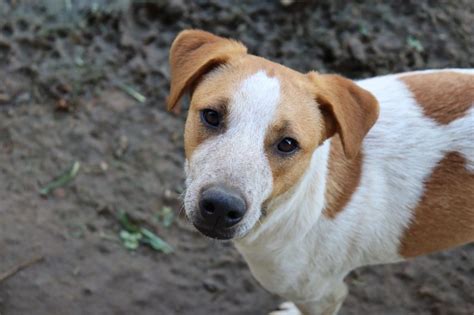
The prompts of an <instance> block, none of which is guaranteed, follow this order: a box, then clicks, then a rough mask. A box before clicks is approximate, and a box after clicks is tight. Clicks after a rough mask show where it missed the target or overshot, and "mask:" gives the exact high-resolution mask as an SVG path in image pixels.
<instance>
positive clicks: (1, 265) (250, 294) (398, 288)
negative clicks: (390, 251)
mask: <svg viewBox="0 0 474 315" xmlns="http://www.w3.org/2000/svg"><path fill="white" fill-rule="evenodd" d="M473 25H474V2H473V1H472V0H457V1H454V0H453V1H425V0H412V1H384V2H382V1H354V2H348V1H330V0H319V1H290V0H285V1H281V2H280V1H263V0H262V1H237V0H236V1H230V0H222V1H217V0H215V1H201V0H200V1H185V0H156V1H131V0H120V1H118V0H117V1H105V0H104V1H92V0H88V1H74V0H64V1H60V0H57V1H52V0H49V1H20V0H17V1H14V0H10V1H5V0H0V314H1V315H10V314H14V315H24V314H166V315H172V314H198V315H199V314H202V315H205V314H206V315H208V314H235V315H237V314H238V315H241V314H249V315H251V314H266V312H268V311H270V310H272V309H273V308H275V307H276V306H277V304H278V303H279V302H280V299H279V298H278V297H275V296H272V295H271V294H269V293H267V292H266V291H264V290H263V289H262V288H261V287H260V286H259V285H258V284H257V283H256V282H255V280H253V279H252V277H251V275H250V273H249V271H248V269H247V267H246V265H245V263H244V262H243V260H242V259H241V258H240V256H239V254H238V253H237V252H236V251H235V250H234V249H233V247H232V244H231V243H229V242H217V241H211V240H209V239H206V238H204V237H202V236H201V235H200V234H199V233H198V232H196V231H195V230H194V229H193V228H192V227H191V226H190V224H189V223H187V221H186V219H185V217H184V215H183V214H182V212H180V207H181V202H180V194H181V193H182V192H183V189H184V187H183V180H184V177H183V167H182V165H183V161H184V160H183V144H182V141H183V136H182V132H183V122H184V119H185V115H186V111H185V110H183V112H182V113H181V114H179V115H173V114H169V113H167V112H166V111H165V104H164V100H165V97H166V95H167V93H168V88H169V68H168V63H167V60H168V49H169V47H170V44H171V42H172V40H173V38H174V37H175V36H176V34H177V33H178V32H179V31H180V30H182V29H185V28H190V27H193V28H202V29H204V30H208V31H211V32H214V33H216V34H218V35H222V36H229V37H233V38H236V39H239V40H241V41H243V42H244V43H245V44H246V45H247V46H248V47H249V51H250V52H251V53H254V54H258V55H261V56H263V57H267V58H269V59H272V60H275V61H277V62H281V63H283V64H285V65H287V66H289V67H292V68H295V69H297V70H300V71H308V70H312V69H313V70H317V71H320V72H337V73H340V74H343V75H346V76H348V77H350V78H364V77H369V76H374V75H381V74H387V73H394V72H401V71H407V70H413V69H425V68H442V67H473V66H474V57H473V56H474V36H473V30H474V27H473ZM347 282H348V283H349V285H350V296H349V298H348V299H347V301H346V303H345V304H344V307H343V309H342V311H341V314H343V315H349V314H351V315H358V314H392V315H406V314H452V315H462V314H466V315H468V314H469V315H472V314H473V310H474V245H472V244H471V245H468V246H465V247H463V248H458V249H455V250H452V251H448V252H444V253H441V254H435V255H431V256H428V257H423V258H419V259H416V260H414V261H413V262H410V263H405V264H398V265H387V266H376V267H369V268H363V269H360V270H357V271H355V272H353V273H352V274H351V275H350V276H349V277H348V278H347Z"/></svg>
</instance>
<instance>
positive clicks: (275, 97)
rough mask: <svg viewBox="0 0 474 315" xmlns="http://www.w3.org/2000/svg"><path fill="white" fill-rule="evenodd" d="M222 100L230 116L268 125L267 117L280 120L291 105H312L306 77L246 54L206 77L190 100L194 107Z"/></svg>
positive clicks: (296, 108) (295, 109) (310, 88)
mask: <svg viewBox="0 0 474 315" xmlns="http://www.w3.org/2000/svg"><path fill="white" fill-rule="evenodd" d="M222 100H224V103H225V104H226V105H227V107H228V108H227V109H228V111H229V112H232V113H233V114H234V116H237V115H239V114H240V115H241V116H244V117H245V118H246V119H253V120H255V119H257V120H258V119H261V118H266V119H263V120H264V121H266V122H269V121H268V118H275V119H280V120H281V119H284V117H285V115H286V112H287V111H288V109H289V106H291V105H292V104H298V105H302V104H309V103H312V100H313V96H312V86H311V85H310V81H309V80H308V78H307V76H306V75H304V74H302V73H300V72H297V71H294V70H292V69H290V68H287V67H285V66H282V65H280V64H277V63H274V62H271V61H269V60H266V59H264V58H261V57H257V56H252V55H248V56H245V57H242V58H240V59H237V60H233V61H232V62H230V63H229V64H226V65H224V66H221V67H219V68H218V69H216V70H215V71H212V72H211V73H210V74H208V75H207V76H206V77H205V79H204V80H203V81H202V84H200V85H198V87H197V88H196V91H195V94H194V97H193V101H194V102H193V103H194V105H196V106H198V107H203V108H204V107H206V106H209V105H213V104H216V103H219V102H221V103H222ZM309 105H312V104H309ZM192 106H193V104H192ZM298 107H299V108H301V107H302V106H297V107H294V108H292V111H293V112H297V111H298ZM201 109H202V108H201ZM262 122H263V121H262Z"/></svg>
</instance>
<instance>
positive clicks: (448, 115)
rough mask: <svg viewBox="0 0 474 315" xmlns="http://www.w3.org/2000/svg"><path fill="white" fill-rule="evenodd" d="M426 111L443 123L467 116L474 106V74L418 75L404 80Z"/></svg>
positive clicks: (403, 77) (401, 78)
mask: <svg viewBox="0 0 474 315" xmlns="http://www.w3.org/2000/svg"><path fill="white" fill-rule="evenodd" d="M400 80H402V81H403V82H404V83H405V84H406V85H407V86H408V88H409V89H410V91H411V92H412V93H413V95H414V96H415V99H416V101H417V102H418V104H420V105H421V107H422V108H423V112H424V113H425V115H426V116H428V117H430V118H431V119H433V120H435V121H436V122H438V123H439V124H449V123H450V122H452V121H454V120H456V119H458V118H460V117H463V116H465V115H466V112H467V110H468V109H469V108H470V107H471V106H472V104H474V75H471V74H464V73H456V72H448V71H447V72H444V71H443V72H433V73H416V74H411V75H404V76H402V77H400Z"/></svg>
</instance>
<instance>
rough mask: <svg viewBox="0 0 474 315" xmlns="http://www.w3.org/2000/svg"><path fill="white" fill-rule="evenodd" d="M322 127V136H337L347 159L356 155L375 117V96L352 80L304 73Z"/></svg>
mask: <svg viewBox="0 0 474 315" xmlns="http://www.w3.org/2000/svg"><path fill="white" fill-rule="evenodd" d="M308 76H309V77H310V79H311V80H312V81H313V85H314V88H315V93H316V101H317V102H318V104H319V106H320V108H321V110H322V112H323V114H324V120H325V124H326V133H327V134H326V136H327V138H329V137H331V136H332V135H333V134H334V133H338V134H339V137H340V138H341V141H342V145H343V147H344V153H345V154H346V156H347V157H348V158H354V157H355V156H357V154H358V153H359V150H360V147H361V145H362V140H363V139H364V137H365V135H366V134H367V133H368V132H369V130H370V128H372V126H373V125H374V123H375V121H376V120H377V118H378V116H379V105H378V102H377V100H376V99H375V97H374V96H373V95H372V94H371V93H370V92H369V91H366V90H364V89H363V88H361V87H359V86H358V85H357V84H355V83H354V82H353V81H351V80H349V79H346V78H343V77H341V76H339V75H334V74H318V73H316V72H310V73H309V74H308Z"/></svg>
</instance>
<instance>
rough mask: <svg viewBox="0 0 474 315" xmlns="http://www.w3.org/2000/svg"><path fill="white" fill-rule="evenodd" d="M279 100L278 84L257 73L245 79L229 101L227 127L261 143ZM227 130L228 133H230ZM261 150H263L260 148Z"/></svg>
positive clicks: (264, 74) (272, 78)
mask: <svg viewBox="0 0 474 315" xmlns="http://www.w3.org/2000/svg"><path fill="white" fill-rule="evenodd" d="M279 99H280V82H279V81H278V79H277V78H275V77H269V76H267V75H266V73H265V72H264V71H258V72H257V73H255V74H253V75H251V76H250V77H248V78H247V79H245V80H244V81H243V82H242V84H241V86H240V87H239V89H238V90H237V91H236V93H235V94H234V95H233V98H232V100H231V105H232V106H231V108H230V115H229V118H230V119H229V121H230V123H229V127H230V129H231V130H233V131H235V132H244V133H246V134H248V133H252V134H253V135H254V136H253V137H252V138H254V139H255V137H257V139H258V140H259V141H260V140H261V141H263V138H264V137H265V132H266V129H267V127H268V125H269V124H270V121H271V120H272V118H273V116H274V115H275V112H276V108H277V106H278V103H279ZM231 130H229V131H231ZM262 150H263V148H262Z"/></svg>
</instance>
